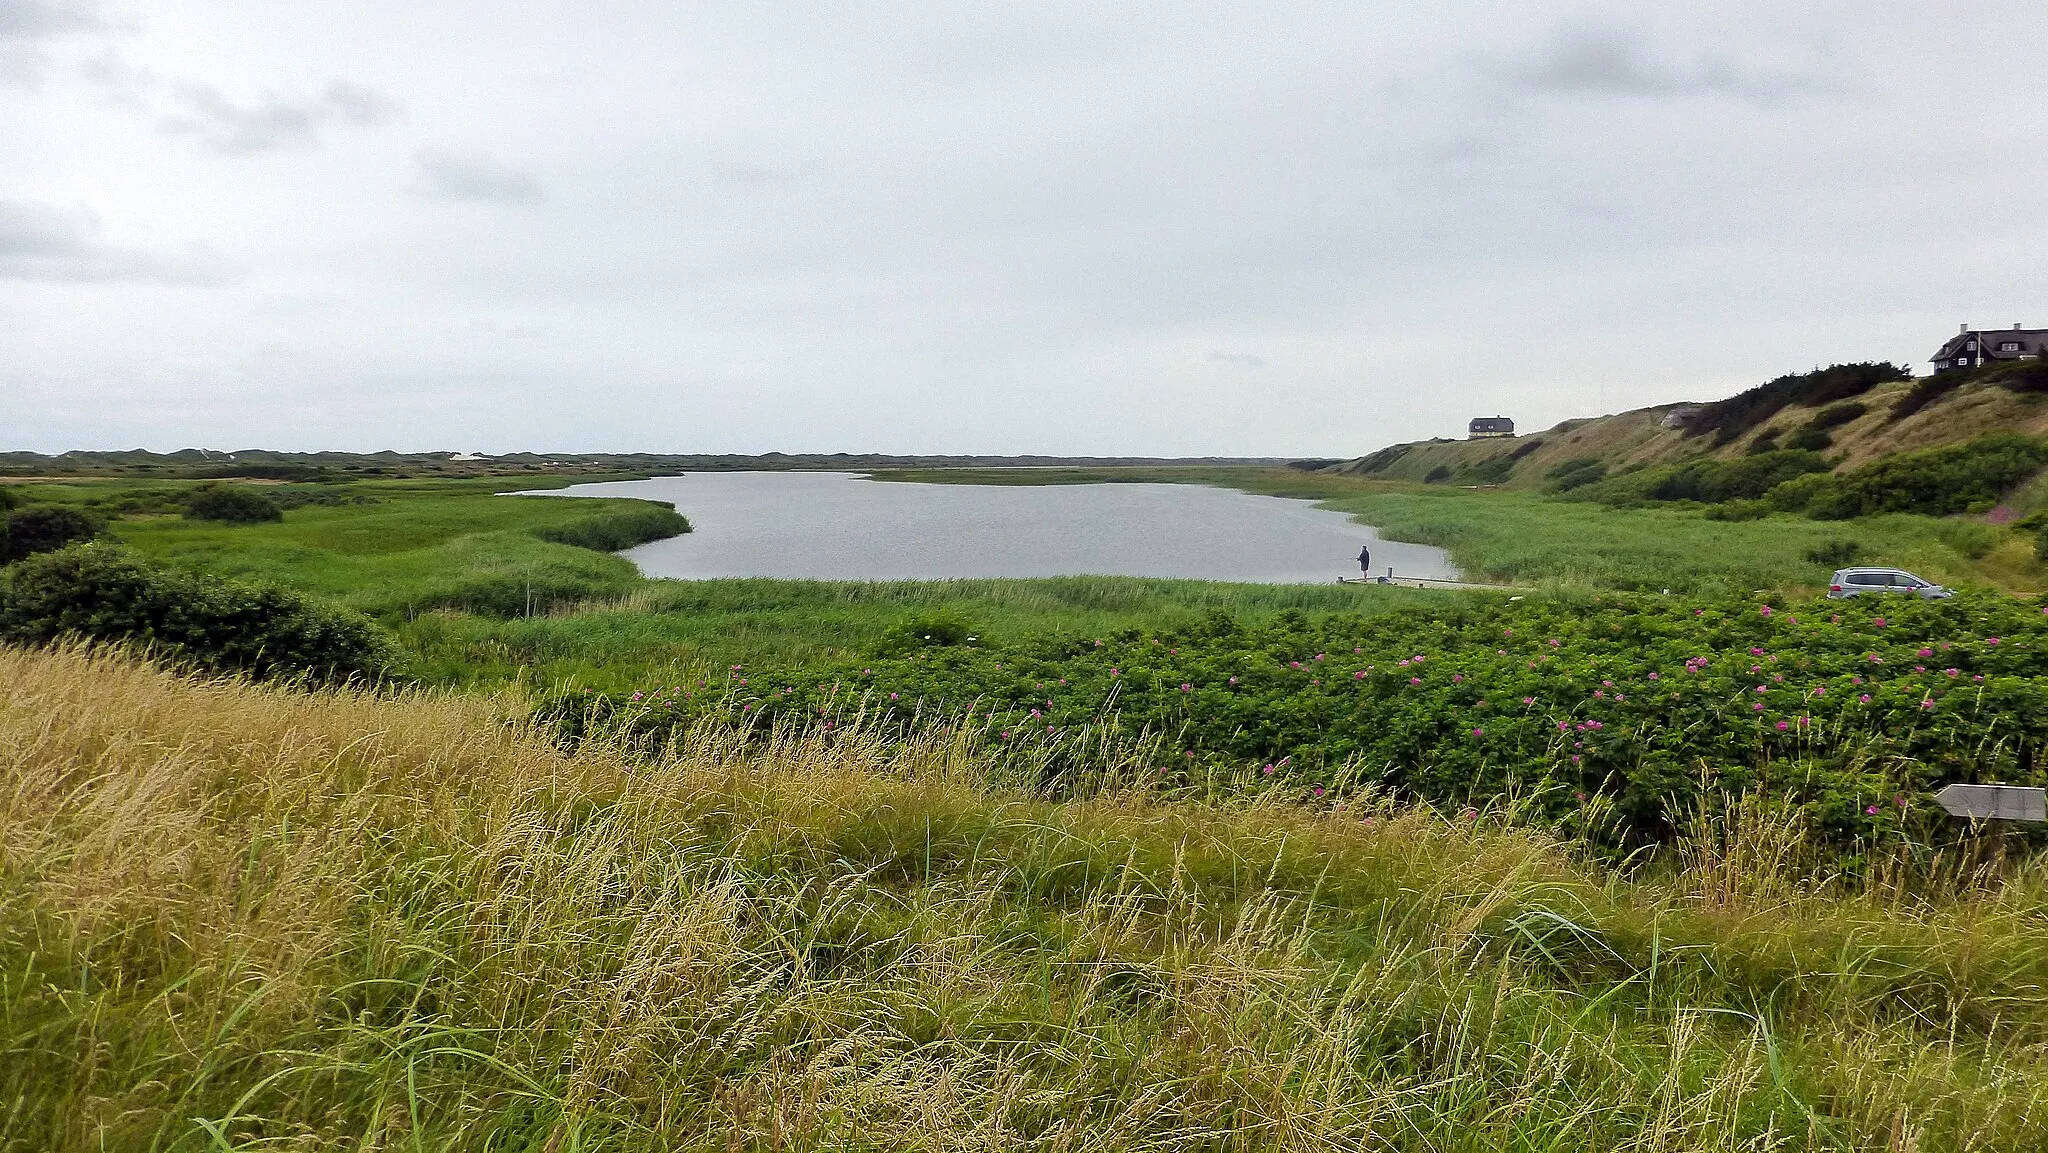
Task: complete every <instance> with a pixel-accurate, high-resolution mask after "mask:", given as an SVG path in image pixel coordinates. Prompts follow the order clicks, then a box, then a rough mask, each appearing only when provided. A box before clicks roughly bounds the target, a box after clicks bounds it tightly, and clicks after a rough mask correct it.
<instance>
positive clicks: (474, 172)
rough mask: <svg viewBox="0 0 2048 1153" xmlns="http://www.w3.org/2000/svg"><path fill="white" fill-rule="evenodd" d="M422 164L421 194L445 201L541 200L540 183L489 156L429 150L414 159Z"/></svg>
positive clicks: (506, 202) (508, 202)
mask: <svg viewBox="0 0 2048 1153" xmlns="http://www.w3.org/2000/svg"><path fill="white" fill-rule="evenodd" d="M414 161H415V163H417V164H418V166H419V174H420V183H419V185H418V188H417V191H418V192H419V193H420V194H421V195H422V196H432V197H436V198H438V199H442V200H485V201H492V202H495V203H499V204H517V203H520V202H523V201H532V200H539V199H540V198H541V192H540V185H539V184H537V183H535V182H534V179H533V177H531V176H528V175H526V174H525V173H523V172H518V171H514V170H513V169H510V168H507V167H505V166H504V165H503V164H500V163H498V162H497V161H495V160H492V159H491V158H490V157H488V156H474V155H467V156H466V155H458V154H456V153H452V152H442V151H439V150H434V149H430V150H428V151H426V152H422V153H420V154H419V155H418V156H417V157H415V158H414Z"/></svg>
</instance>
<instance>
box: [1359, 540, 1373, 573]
mask: <svg viewBox="0 0 2048 1153" xmlns="http://www.w3.org/2000/svg"><path fill="white" fill-rule="evenodd" d="M1358 575H1359V576H1360V577H1363V578H1367V579H1370V578H1371V577H1372V546H1371V545H1361V546H1360V547H1359V549H1358Z"/></svg>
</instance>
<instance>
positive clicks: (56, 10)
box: [0, 0, 104, 40]
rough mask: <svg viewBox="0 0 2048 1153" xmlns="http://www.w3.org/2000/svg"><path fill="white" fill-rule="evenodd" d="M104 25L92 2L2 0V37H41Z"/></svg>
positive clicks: (0, 33) (82, 30) (0, 16)
mask: <svg viewBox="0 0 2048 1153" xmlns="http://www.w3.org/2000/svg"><path fill="white" fill-rule="evenodd" d="M101 27H104V25H103V24H102V23H101V21H100V18H99V15H98V13H97V12H95V11H94V6H93V5H89V4H69V3H54V4H53V3H46V2H44V0H0V40H40V39H43V38H45V37H49V36H61V35H63V34H65V33H67V32H91V31H94V30H96V29H98V28H101Z"/></svg>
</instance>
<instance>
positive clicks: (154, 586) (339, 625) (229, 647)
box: [0, 544, 390, 683]
mask: <svg viewBox="0 0 2048 1153" xmlns="http://www.w3.org/2000/svg"><path fill="white" fill-rule="evenodd" d="M70 637H79V638H86V639H91V640H105V641H134V642H139V643H142V644H145V645H148V646H149V647H150V648H151V649H152V650H153V651H154V652H155V653H156V654H157V655H159V656H161V657H165V658H168V659H170V660H173V661H181V662H190V663H191V664H193V665H196V666H198V667H199V668H202V669H205V670H207V671H209V672H239V673H247V674H249V675H251V676H256V677H286V678H290V677H306V678H308V679H311V680H314V681H319V682H327V683H333V682H344V681H373V680H376V679H379V678H381V677H382V676H384V675H385V674H386V672H387V671H388V670H389V667H390V656H389V650H388V648H387V646H386V643H385V642H384V640H383V638H382V637H381V636H380V635H379V634H378V632H377V630H376V629H375V627H373V626H372V625H371V624H370V622H369V621H367V620H365V619H363V618H362V617H360V616H357V615H355V614H353V613H348V612H343V611H340V610H337V609H332V608H327V607H324V606H321V605H316V604H313V603H310V602H308V601H307V600H306V599H305V598H303V597H301V596H299V595H298V594H297V593H293V592H287V591H285V590H282V589H275V588H259V587H252V586H249V585H243V584H237V583H234V582H231V581H225V580H220V579H218V578H214V577H206V576H197V575H191V574H186V573H177V572H171V571H168V570H165V569H160V568H157V567H155V566H153V565H149V564H145V563H144V562H142V561H141V560H139V559H137V558H136V557H134V556H133V555H131V554H129V553H128V552H126V551H124V550H122V549H120V548H118V547H116V546H114V545H109V544H84V545H76V546H73V547H71V548H66V549H62V550H59V551H57V552H52V553H46V554H43V555H41V556H36V557H33V558H30V559H29V560H26V561H23V562H22V563H20V564H18V565H15V566H13V567H12V568H10V569H9V570H8V572H7V578H6V580H5V582H4V583H0V641H7V642H11V643H15V644H47V643H49V642H51V641H56V640H61V639H65V638H70Z"/></svg>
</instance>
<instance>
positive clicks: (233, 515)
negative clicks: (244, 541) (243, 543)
mask: <svg viewBox="0 0 2048 1153" xmlns="http://www.w3.org/2000/svg"><path fill="white" fill-rule="evenodd" d="M185 518H186V519H187V520H217V521H226V522H227V523H229V524H261V523H263V522H264V521H277V520H283V519H284V510H283V509H281V508H279V507H278V505H277V502H276V501H274V500H272V499H270V498H269V497H267V496H264V495H263V494H262V493H260V492H251V491H249V490H248V489H246V488H230V487H228V486H226V485H206V486H203V487H201V488H197V489H194V490H193V491H192V495H191V496H189V497H186V498H185Z"/></svg>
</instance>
